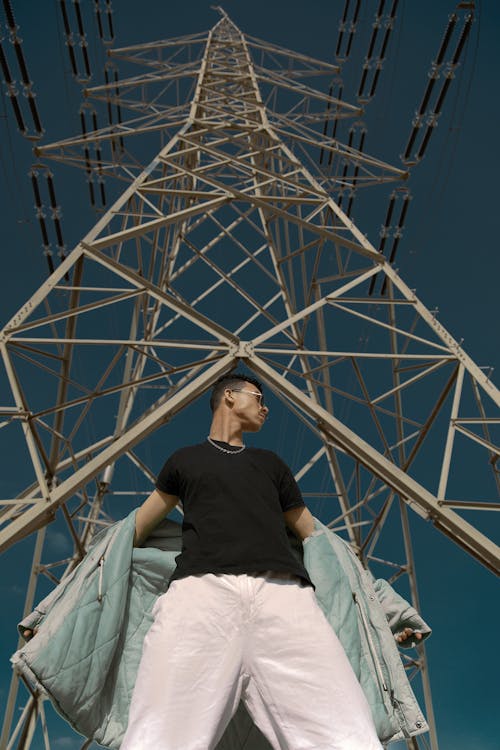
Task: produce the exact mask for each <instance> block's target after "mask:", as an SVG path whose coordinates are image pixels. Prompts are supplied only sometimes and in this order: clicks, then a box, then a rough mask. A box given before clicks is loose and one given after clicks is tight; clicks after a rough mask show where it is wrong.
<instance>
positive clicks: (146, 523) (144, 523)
mask: <svg viewBox="0 0 500 750" xmlns="http://www.w3.org/2000/svg"><path fill="white" fill-rule="evenodd" d="M178 502H179V498H178V497H177V496H176V495H168V494H167V493H166V492H161V491H160V490H154V491H153V492H152V493H151V494H150V496H149V497H148V498H147V499H146V500H145V501H144V502H143V504H142V505H141V506H140V508H139V510H138V511H137V513H136V515H135V534H134V547H140V546H141V544H142V543H143V542H144V540H145V539H147V537H148V536H149V535H150V533H151V532H152V531H153V529H154V528H155V526H158V524H159V523H160V521H161V520H162V519H163V518H165V516H168V514H169V513H170V511H171V510H173V509H174V508H175V506H176V505H177V503H178Z"/></svg>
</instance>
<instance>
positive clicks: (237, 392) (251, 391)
mask: <svg viewBox="0 0 500 750" xmlns="http://www.w3.org/2000/svg"><path fill="white" fill-rule="evenodd" d="M228 390H229V391H230V392H231V394H232V396H233V399H234V407H233V414H234V415H235V416H237V417H238V418H239V420H240V422H241V426H242V429H243V431H244V432H258V431H259V430H260V428H261V427H262V425H263V424H264V422H265V419H266V417H267V415H268V414H269V409H268V407H267V406H265V405H264V404H263V403H262V400H263V397H262V393H261V392H260V391H259V389H258V388H257V386H255V385H254V384H253V383H249V382H244V383H242V384H241V385H240V386H238V387H237V388H230V389H228Z"/></svg>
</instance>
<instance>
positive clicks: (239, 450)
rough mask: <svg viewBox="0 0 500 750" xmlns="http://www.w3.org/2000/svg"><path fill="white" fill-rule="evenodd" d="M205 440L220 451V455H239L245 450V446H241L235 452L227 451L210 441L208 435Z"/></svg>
mask: <svg viewBox="0 0 500 750" xmlns="http://www.w3.org/2000/svg"><path fill="white" fill-rule="evenodd" d="M207 440H208V442H209V443H210V445H213V446H214V448H217V450H218V451H222V453H229V454H231V455H234V454H235V453H241V452H242V451H244V450H245V448H246V445H242V446H241V448H238V450H237V451H228V449H227V448H223V447H222V446H221V445H217V443H216V442H215V440H212V438H211V437H210V435H207Z"/></svg>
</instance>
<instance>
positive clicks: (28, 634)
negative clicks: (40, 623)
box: [23, 628, 38, 641]
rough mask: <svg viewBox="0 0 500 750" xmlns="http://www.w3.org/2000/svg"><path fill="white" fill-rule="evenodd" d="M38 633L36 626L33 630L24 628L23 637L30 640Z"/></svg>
mask: <svg viewBox="0 0 500 750" xmlns="http://www.w3.org/2000/svg"><path fill="white" fill-rule="evenodd" d="M37 633H38V628H35V629H34V630H31V629H30V628H26V630H23V638H24V639H25V640H27V641H30V640H31V639H32V638H33V636H34V635H36V634H37Z"/></svg>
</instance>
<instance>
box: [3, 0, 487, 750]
mask: <svg viewBox="0 0 500 750" xmlns="http://www.w3.org/2000/svg"><path fill="white" fill-rule="evenodd" d="M12 5H13V9H14V14H15V16H16V21H17V23H18V24H19V26H20V36H21V37H22V39H23V49H24V53H25V55H26V59H27V63H28V67H29V70H30V73H31V76H32V78H33V80H34V90H35V92H36V95H37V103H38V107H39V110H40V113H41V118H42V121H43V123H44V125H45V128H46V135H45V137H44V141H45V142H51V141H53V140H55V139H57V138H59V137H65V136H71V135H73V134H76V133H78V132H79V122H78V116H77V112H78V108H79V105H80V91H79V87H78V85H77V84H76V83H75V82H74V81H73V80H72V78H71V75H70V72H69V63H68V58H67V54H66V50H65V49H64V43H63V41H62V36H61V21H60V18H59V15H58V7H57V5H58V4H56V3H55V2H52V3H43V4H42V3H40V4H35V3H33V2H28V1H27V0H18V1H17V2H16V1H15V0H14V1H13V3H12ZM68 5H69V3H68ZM82 5H85V0H82ZM87 5H90V3H87ZM377 5H378V2H377V3H376V2H365V3H362V6H363V9H362V12H361V17H360V35H359V39H360V40H361V38H365V39H366V37H362V34H361V32H362V31H363V29H364V30H365V32H366V29H367V28H368V27H369V26H370V24H371V22H372V18H373V14H374V11H375V8H376V6H377ZM113 7H114V25H115V32H116V44H117V46H125V45H127V44H132V43H139V42H144V41H151V40H154V39H158V38H166V37H169V36H177V35H181V34H187V33H191V32H198V31H204V30H206V29H208V28H210V27H211V26H212V25H213V24H214V23H215V22H216V21H217V18H218V15H217V14H216V13H215V12H214V11H212V10H210V3H209V2H201V0H194V1H193V2H190V3H185V4H179V6H177V4H175V6H174V5H172V4H168V3H158V2H154V1H153V0H143V2H141V4H140V6H138V4H137V3H132V2H131V1H130V0H115V2H114V3H113ZM224 7H225V9H226V10H227V11H228V13H229V14H230V15H231V16H232V18H233V20H234V21H235V22H236V24H237V25H238V26H239V27H240V28H241V29H242V31H243V32H247V33H249V34H251V35H254V36H257V37H260V38H263V39H267V40H270V41H272V42H275V43H277V44H281V45H283V46H286V47H289V48H291V49H296V50H298V51H303V52H306V53H309V54H312V55H314V56H316V57H318V58H321V59H325V60H329V61H333V56H334V50H335V45H336V40H337V34H338V20H339V18H340V16H341V14H342V11H343V8H344V2H343V0H342V2H324V1H323V2H321V1H320V0H310V2H308V3H301V2H294V1H293V0H292V1H291V2H284V0H275V1H273V2H264V0H254V1H253V2H252V3H246V2H245V3H244V2H236V0H228V2H226V3H225V4H224ZM138 8H140V10H139V11H138ZM172 8H175V9H174V10H173V9H172ZM454 8H455V4H454V3H453V2H445V0H437V1H436V0H435V1H434V2H432V0H420V1H419V2H418V3H417V2H409V0H406V2H400V10H399V12H398V23H397V26H396V30H395V33H394V34H393V37H392V39H391V43H390V47H389V50H388V61H387V63H386V66H385V68H384V71H383V74H382V79H381V83H380V89H379V91H378V92H377V96H376V97H375V100H374V102H373V103H371V104H370V105H369V110H368V113H367V118H366V119H367V122H368V137H367V151H368V152H369V153H371V154H374V155H376V156H379V157H380V158H383V159H385V160H387V161H388V162H389V163H392V164H395V165H399V164H400V162H399V156H400V154H401V153H402V151H403V149H404V146H405V143H406V139H407V137H408V133H409V128H410V123H411V120H412V117H413V115H414V111H415V110H416V108H417V106H418V104H419V102H420V98H421V95H422V91H423V87H424V85H425V82H426V80H427V72H428V70H429V66H430V61H431V59H432V58H433V56H434V54H435V51H436V49H437V47H438V45H439V43H440V40H441V38H442V35H443V32H444V29H445V25H446V20H447V18H448V16H449V14H450V13H451V12H452V11H453V10H454ZM480 10H481V11H482V12H481V14H480V16H479V20H476V23H475V25H474V28H473V32H472V35H471V39H470V42H469V45H468V48H467V51H466V56H465V57H464V58H462V61H463V65H462V67H461V68H460V69H459V70H458V71H457V73H456V79H455V80H454V81H453V82H452V86H451V88H450V93H449V96H448V98H447V101H446V103H445V107H444V114H443V116H442V118H441V119H440V121H439V125H438V128H437V130H436V132H435V133H434V135H433V138H432V139H431V143H430V146H429V149H428V153H427V155H426V158H425V159H424V161H423V162H422V163H421V164H420V165H418V166H417V167H416V168H415V169H414V170H413V173H412V177H411V181H410V187H411V189H412V193H413V196H414V197H413V201H412V205H411V208H410V212H409V216H408V221H407V224H406V228H405V233H404V237H403V240H402V242H401V246H400V249H399V252H398V259H397V266H398V268H399V270H400V274H401V276H402V277H403V279H404V280H405V281H406V282H407V283H408V284H409V286H410V287H412V288H416V289H417V293H418V294H419V296H420V298H421V299H422V300H423V302H424V303H425V304H426V305H427V306H428V307H430V308H434V307H438V308H439V318H440V320H441V322H442V323H443V324H444V325H445V326H446V327H447V328H448V329H449V330H450V331H451V333H452V334H453V335H454V336H455V337H456V338H458V339H459V340H460V339H462V338H463V339H464V347H465V349H466V351H467V352H468V353H469V354H470V355H471V356H472V358H473V359H474V360H475V361H476V362H477V363H478V364H479V365H481V366H483V365H484V366H486V365H492V366H495V365H496V366H497V370H498V365H499V353H498V332H497V329H498V323H497V321H498V312H499V310H498V272H499V270H500V263H499V260H498V247H497V245H498V242H497V239H496V238H497V227H496V224H497V216H498V208H497V201H496V194H497V192H498V191H497V186H496V169H497V168H498V166H499V163H498V161H499V160H498V150H497V148H496V144H497V135H498V129H499V125H500V104H499V101H498V97H497V96H496V91H497V89H498V74H499V63H498V52H497V46H498V44H497V40H498V34H499V31H500V8H499V7H498V6H497V4H495V3H489V4H486V3H485V4H484V7H482V8H480ZM90 18H91V15H90V14H87V16H86V19H87V20H88V19H90ZM87 27H88V32H89V37H90V36H92V37H95V29H94V27H93V26H92V23H91V22H90V21H89V22H88V24H87ZM356 44H357V42H355V46H354V48H353V54H352V60H351V62H350V63H349V64H348V65H347V66H346V95H345V98H346V99H347V100H348V101H354V96H353V95H351V96H349V94H348V93H347V89H348V87H347V83H348V82H349V81H352V82H354V81H356V80H357V77H358V76H359V68H360V66H361V59H362V55H363V53H364V49H365V47H366V42H364V43H363V44H361V42H360V45H359V48H358V47H356ZM351 64H352V65H351ZM99 80H100V74H99V73H96V77H95V82H96V83H97V82H99ZM352 91H353V86H351V93H352ZM1 114H2V118H1V122H0V128H1V131H0V133H1V135H0V137H1V141H0V142H1V144H2V145H1V154H2V159H1V165H0V166H1V179H2V195H3V196H4V199H3V203H2V226H3V229H4V232H3V253H4V265H3V269H4V276H3V278H4V283H3V285H2V287H3V294H2V301H1V303H0V311H1V317H2V321H4V320H6V319H7V318H9V317H10V316H11V315H12V314H13V313H14V312H15V310H16V309H18V308H19V307H20V306H21V305H22V304H23V302H24V301H25V300H26V299H27V297H28V296H29V295H30V294H31V293H32V292H33V291H34V290H35V289H36V288H37V287H38V286H39V284H40V283H41V282H42V281H43V280H44V279H45V278H46V274H47V269H46V263H45V259H44V258H43V255H42V251H41V249H40V236H39V230H38V226H37V224H36V221H35V219H34V213H33V207H32V206H33V198H32V194H31V188H30V185H29V181H28V178H27V173H28V170H29V168H30V166H31V162H32V160H31V155H30V145H29V143H28V142H27V141H26V140H24V139H23V138H22V137H21V136H20V134H19V133H18V132H17V131H16V127H15V123H14V120H13V117H12V112H11V109H10V102H8V101H7V99H6V97H5V96H4V97H3V100H2V113H1ZM52 169H53V171H54V174H55V184H56V190H57V192H58V196H59V201H60V203H61V204H62V210H63V230H64V235H65V240H66V242H67V244H68V246H69V247H72V246H73V245H74V244H75V243H76V242H77V241H78V239H79V238H80V237H81V236H82V235H83V234H84V232H86V231H87V230H88V228H89V227H90V226H91V225H92V223H93V221H94V219H93V215H92V213H91V211H90V209H89V208H88V203H85V205H83V203H81V202H80V201H81V196H82V192H81V190H79V188H76V187H75V185H76V183H75V175H74V174H73V173H70V174H68V170H67V168H64V169H62V170H61V169H60V168H59V169H60V171H58V167H57V165H52ZM75 174H76V172H75ZM77 177H78V179H79V180H80V183H81V175H80V174H78V175H77ZM72 180H73V182H72ZM85 197H86V196H85ZM355 219H356V221H357V223H358V226H359V227H360V228H361V230H362V231H363V232H367V233H368V236H369V239H371V240H372V241H373V242H374V243H376V242H377V232H378V227H379V225H380V224H381V223H382V221H383V216H382V214H380V215H379V214H377V215H376V216H375V218H374V217H373V212H370V211H369V210H367V212H366V215H361V214H360V215H359V216H357V215H355ZM494 379H495V378H494ZM281 425H283V422H281ZM276 428H277V427H275V429H276ZM269 430H270V432H269V433H268V435H267V436H263V439H264V441H268V442H269V444H271V445H272V444H273V441H274V440H275V436H274V435H273V432H272V430H273V427H272V423H271V425H270V427H269ZM202 434H203V433H202ZM196 439H198V435H195V436H192V437H191V438H189V437H188V436H186V440H196ZM285 449H286V447H285V448H284V450H285ZM3 452H4V459H5V464H4V465H5V469H4V472H3V475H2V479H1V484H2V494H3V495H4V496H9V495H10V494H11V493H13V492H15V491H17V490H19V489H20V488H21V487H22V486H23V482H22V472H23V466H22V462H21V461H20V460H19V459H18V458H17V457H16V455H15V454H13V453H12V452H9V447H8V446H4V447H3ZM412 530H413V533H414V539H415V555H416V561H417V569H418V581H419V589H420V598H421V602H422V611H423V614H424V616H425V618H426V619H427V620H428V621H429V623H430V624H431V625H432V627H433V628H434V634H433V637H432V639H431V640H430V641H429V645H428V658H429V669H430V676H431V685H432V690H433V698H434V709H435V713H436V722H437V728H438V737H439V742H440V748H441V750H448V749H449V750H476V748H477V750H498V748H499V740H498V737H499V736H500V722H499V718H498V710H497V698H496V696H497V694H498V689H497V675H496V671H497V668H498V658H497V656H496V653H495V651H494V650H493V649H492V638H491V632H492V630H493V629H494V628H495V626H496V622H497V620H498V616H499V615H500V606H499V603H498V602H499V597H498V585H497V580H496V579H495V578H494V576H493V575H492V574H491V573H489V572H487V571H486V570H484V569H483V568H482V567H481V566H480V565H479V564H477V563H476V562H475V561H473V560H471V559H470V558H468V557H467V556H466V555H465V553H464V552H462V551H461V550H460V549H458V548H457V547H456V546H455V545H454V544H453V543H452V542H450V541H449V540H447V539H445V538H444V537H443V536H442V535H440V534H439V533H438V532H437V531H435V530H433V529H432V528H430V527H429V526H428V525H427V524H425V523H424V522H423V521H421V519H419V518H413V517H412ZM48 533H49V540H50V545H51V547H52V549H53V550H54V554H56V553H59V552H61V553H63V554H64V553H66V551H67V552H69V551H70V550H69V549H67V546H66V545H67V541H66V537H65V536H64V535H63V534H62V533H61V532H60V531H59V530H58V529H57V527H54V528H53V529H51V530H49V532H48ZM31 554H32V540H29V539H28V540H25V541H24V542H23V543H21V544H20V545H18V547H17V548H15V549H13V550H11V551H9V552H8V553H6V554H5V556H4V557H3V558H2V559H1V561H0V564H1V565H2V576H1V579H0V588H1V592H2V595H3V600H4V611H5V615H4V617H3V618H2V623H1V626H0V632H1V634H2V638H1V654H0V664H1V665H2V666H1V667H0V704H2V703H3V702H4V700H5V698H6V693H7V689H8V680H9V678H10V669H9V664H8V657H9V655H10V653H12V651H13V650H14V648H15V644H16V636H15V623H16V622H17V620H18V619H19V613H20V610H21V608H22V603H23V598H24V590H25V587H26V582H27V575H28V570H29V560H30V557H31ZM51 721H54V720H53V719H51ZM54 725H55V726H56V727H57V733H58V737H59V739H58V740H57V742H56V747H60V748H68V749H69V750H72V749H73V748H76V747H78V742H77V741H75V739H74V738H73V737H72V735H71V732H70V731H69V730H67V729H66V728H65V727H64V725H62V724H61V723H60V722H54ZM36 742H39V744H36ZM36 742H35V745H34V747H35V748H36V750H38V748H40V749H41V748H42V744H41V740H40V739H37V741H36Z"/></svg>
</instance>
